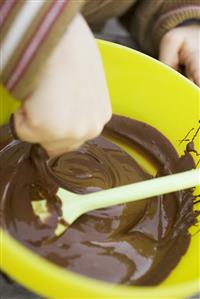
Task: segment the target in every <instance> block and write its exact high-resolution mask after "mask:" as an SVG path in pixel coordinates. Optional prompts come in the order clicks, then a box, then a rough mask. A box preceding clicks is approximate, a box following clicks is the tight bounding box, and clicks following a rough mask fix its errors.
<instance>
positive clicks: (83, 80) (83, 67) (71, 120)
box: [15, 16, 111, 157]
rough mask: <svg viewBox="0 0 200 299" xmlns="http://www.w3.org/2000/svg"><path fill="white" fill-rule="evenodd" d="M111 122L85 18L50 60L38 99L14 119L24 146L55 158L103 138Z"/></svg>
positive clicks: (34, 97)
mask: <svg viewBox="0 0 200 299" xmlns="http://www.w3.org/2000/svg"><path fill="white" fill-rule="evenodd" d="M110 117H111V107H110V102H109V95H108V91H107V86H106V83H105V78H104V72H103V68H102V64H101V59H100V56H99V53H98V49H97V46H96V42H95V40H94V38H93V36H92V34H91V33H90V30H89V28H88V26H87V25H86V23H85V21H84V20H83V18H82V17H81V16H77V17H76V18H75V20H74V21H73V22H72V24H71V26H70V28H69V29H68V31H67V33H66V34H65V36H64V37H63V38H62V40H61V41H60V43H59V45H58V46H57V48H56V49H55V50H54V52H53V54H52V55H51V57H50V58H49V59H48V62H47V64H46V66H45V67H44V69H43V71H42V73H41V74H40V76H39V78H38V83H37V87H36V89H35V90H34V92H33V94H31V95H30V97H29V98H28V99H27V100H26V101H25V102H24V103H23V104H22V106H21V108H20V109H19V110H18V111H17V113H16V114H15V129H16V133H17V135H18V136H19V138H20V139H21V140H23V141H28V142H32V143H40V144H41V145H42V146H43V147H44V148H45V149H46V151H47V153H48V154H49V156H50V157H53V156H57V155H60V154H62V153H64V152H66V151H70V150H73V149H76V148H77V147H79V146H80V145H81V144H82V143H84V142H85V141H86V140H88V139H91V138H94V137H96V136H97V135H98V134H100V133H101V131H102V129H103V127H104V125H105V124H106V122H108V120H109V119H110Z"/></svg>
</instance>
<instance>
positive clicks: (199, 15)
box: [152, 4, 200, 53]
mask: <svg viewBox="0 0 200 299" xmlns="http://www.w3.org/2000/svg"><path fill="white" fill-rule="evenodd" d="M190 19H196V20H200V4H199V5H198V4H196V5H191V4H190V5H184V6H181V7H177V8H174V9H171V10H169V11H167V12H165V13H163V14H161V15H160V16H159V18H158V19H157V20H156V21H155V23H154V25H153V28H152V40H153V44H154V48H155V52H156V53H158V49H159V44H160V41H161V39H162V37H163V35H164V34H165V33H167V32H168V31H169V30H171V29H173V28H175V27H176V26H178V25H180V24H181V23H183V22H185V21H187V20H190Z"/></svg>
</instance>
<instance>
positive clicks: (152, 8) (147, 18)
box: [128, 0, 200, 56]
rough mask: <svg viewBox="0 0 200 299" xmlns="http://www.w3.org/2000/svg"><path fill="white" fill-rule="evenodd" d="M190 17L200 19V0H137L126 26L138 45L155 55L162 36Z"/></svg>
mask: <svg viewBox="0 0 200 299" xmlns="http://www.w3.org/2000/svg"><path fill="white" fill-rule="evenodd" d="M190 19H200V0H139V1H138V3H137V5H136V6H135V7H134V9H133V11H132V12H131V16H130V14H129V22H128V27H129V30H130V32H131V34H132V35H133V37H134V38H135V39H136V41H137V42H138V43H139V45H140V47H141V48H142V49H143V50H144V51H145V52H146V53H148V54H151V55H153V56H157V55H158V49H159V44H160V40H161V38H162V36H163V35H164V34H165V33H166V32H167V31H169V30H170V29H172V28H174V27H176V26H177V25H179V24H181V23H182V22H184V21H186V20H190Z"/></svg>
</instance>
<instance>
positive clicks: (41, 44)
mask: <svg viewBox="0 0 200 299" xmlns="http://www.w3.org/2000/svg"><path fill="white" fill-rule="evenodd" d="M83 3H84V1H83V0H76V1H74V0H39V1H27V0H20V1H19V0H4V1H3V2H1V3H0V25H1V36H0V41H1V79H2V82H3V84H4V86H5V87H6V88H7V89H8V90H9V91H10V92H11V93H12V94H13V95H14V96H15V97H16V98H18V99H24V98H25V97H26V96H27V95H28V94H29V93H30V92H31V91H32V90H33V87H34V82H35V81H36V77H37V76H38V71H39V70H40V69H41V66H43V64H44V63H45V61H46V59H47V58H48V56H49V55H50V54H51V52H52V50H53V49H54V48H55V46H56V45H57V44H58V42H59V40H60V39H61V37H62V35H63V34H64V32H65V31H66V29H67V27H68V25H69V23H70V21H71V20H72V18H73V17H74V15H75V14H76V13H77V11H79V9H80V7H81V5H82V4H83Z"/></svg>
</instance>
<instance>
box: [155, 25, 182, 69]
mask: <svg viewBox="0 0 200 299" xmlns="http://www.w3.org/2000/svg"><path fill="white" fill-rule="evenodd" d="M182 43H183V39H182V38H181V35H180V34H175V32H174V31H171V32H170V31H169V32H168V33H167V34H165V35H164V36H163V38H162V40H161V43H160V50H159V60H160V61H162V62H163V63H165V64H167V65H168V66H170V67H172V68H173V69H175V70H178V68H179V51H180V49H181V46H182Z"/></svg>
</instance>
